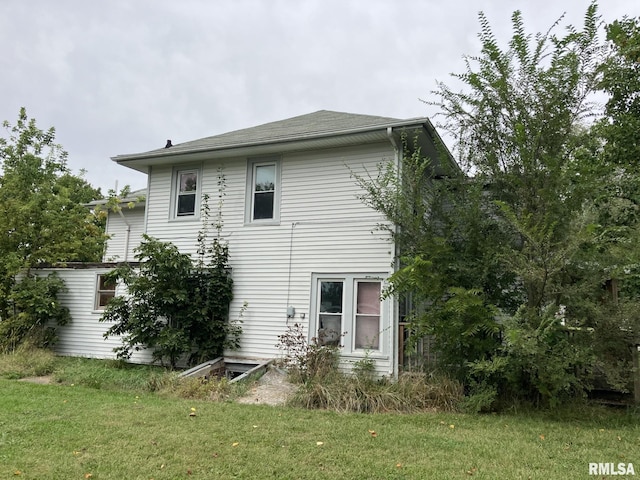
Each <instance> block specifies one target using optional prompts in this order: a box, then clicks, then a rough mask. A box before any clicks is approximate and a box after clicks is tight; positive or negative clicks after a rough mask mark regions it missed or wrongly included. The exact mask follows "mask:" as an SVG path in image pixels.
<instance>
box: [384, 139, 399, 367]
mask: <svg viewBox="0 0 640 480" xmlns="http://www.w3.org/2000/svg"><path fill="white" fill-rule="evenodd" d="M387 138H388V139H389V143H391V146H392V147H393V151H394V156H395V158H394V161H395V164H396V172H398V175H400V169H401V168H402V163H401V161H400V155H401V150H400V147H399V146H398V142H397V141H396V138H395V137H394V136H393V128H392V127H387ZM398 228H399V227H398V226H397V225H396V226H395V233H397V232H398ZM394 243H395V242H394ZM394 247H395V261H394V270H395V271H397V270H398V268H399V263H398V254H399V252H398V245H397V244H394ZM392 305H393V306H392V309H393V319H392V328H391V332H392V335H391V337H392V338H391V346H392V348H391V350H392V351H393V357H392V358H393V361H392V362H391V363H392V365H393V372H390V373H392V375H393V377H394V378H398V363H399V358H400V352H399V340H400V339H399V338H398V336H399V334H400V308H399V305H398V301H397V300H396V299H394V300H393V302H392Z"/></svg>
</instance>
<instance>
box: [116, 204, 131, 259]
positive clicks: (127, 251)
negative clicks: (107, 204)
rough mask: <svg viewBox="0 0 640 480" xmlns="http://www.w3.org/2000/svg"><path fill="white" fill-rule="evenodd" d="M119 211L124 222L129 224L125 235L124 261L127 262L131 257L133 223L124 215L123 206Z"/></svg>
mask: <svg viewBox="0 0 640 480" xmlns="http://www.w3.org/2000/svg"><path fill="white" fill-rule="evenodd" d="M118 213H119V214H120V217H122V221H123V222H124V224H125V225H126V226H127V234H126V235H125V236H124V261H125V262H126V261H127V260H128V257H129V237H130V236H131V225H129V222H127V219H126V218H125V217H124V214H123V213H122V208H119V207H118Z"/></svg>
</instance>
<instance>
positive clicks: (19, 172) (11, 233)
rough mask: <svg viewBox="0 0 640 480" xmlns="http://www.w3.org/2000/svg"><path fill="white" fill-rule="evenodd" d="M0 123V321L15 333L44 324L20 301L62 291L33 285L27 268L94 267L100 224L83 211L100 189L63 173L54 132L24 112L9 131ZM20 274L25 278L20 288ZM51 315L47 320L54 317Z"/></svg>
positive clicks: (54, 283)
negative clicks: (12, 326)
mask: <svg viewBox="0 0 640 480" xmlns="http://www.w3.org/2000/svg"><path fill="white" fill-rule="evenodd" d="M2 125H3V127H4V129H5V130H6V132H7V133H6V136H4V137H0V321H9V320H12V321H14V322H15V321H16V319H18V318H19V320H20V323H21V327H20V328H18V329H14V331H16V332H17V331H27V330H29V329H30V326H33V327H35V326H38V325H40V324H41V323H42V317H41V316H39V315H36V314H35V313H34V310H33V308H31V306H29V305H28V304H26V303H25V301H23V300H20V301H18V299H24V298H32V299H34V301H35V299H37V295H35V293H37V292H39V291H41V290H47V291H49V292H57V291H60V288H61V287H60V285H59V283H60V282H61V280H59V279H54V278H49V279H41V280H38V281H36V280H35V279H34V278H32V277H31V275H30V272H29V269H30V268H31V267H34V266H36V265H39V264H44V263H51V264H52V263H58V262H70V261H99V260H100V257H101V256H102V251H103V248H104V242H105V239H106V237H105V234H104V221H103V220H101V219H100V218H99V217H97V216H95V215H94V214H93V213H92V212H91V211H90V210H89V209H87V208H86V207H85V206H84V205H83V203H86V202H89V201H91V200H95V199H97V198H99V197H100V191H99V190H96V189H94V188H93V187H91V185H89V184H88V183H87V182H86V181H85V180H84V179H83V178H82V176H76V175H73V174H72V173H71V172H70V171H69V169H68V167H67V164H66V161H67V153H66V152H65V151H64V150H63V149H62V147H61V146H60V145H58V144H57V143H55V130H54V129H53V128H50V129H49V130H46V131H43V130H40V129H39V128H38V127H37V126H36V122H35V120H34V119H29V118H28V117H27V113H26V111H25V109H24V108H23V109H21V110H20V113H19V116H18V120H17V122H16V124H15V125H11V124H10V123H9V122H7V121H5V122H3V124H2ZM18 275H22V276H23V280H22V281H21V282H20V284H18V283H17V282H16V278H17V276H18ZM47 282H49V286H48V287H46V288H45V286H44V283H47ZM28 287H32V288H33V291H34V295H33V296H31V297H29V296H28V295H26V294H25V289H26V288H28ZM47 298H49V297H47ZM51 313H52V319H55V318H56V317H58V315H57V314H54V313H55V312H53V311H52V312H51ZM60 318H62V317H60ZM25 329H26V330H25Z"/></svg>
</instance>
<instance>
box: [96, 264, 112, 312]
mask: <svg viewBox="0 0 640 480" xmlns="http://www.w3.org/2000/svg"><path fill="white" fill-rule="evenodd" d="M106 276H107V275H106V273H99V274H98V275H96V294H95V299H94V303H93V308H94V310H104V309H105V307H106V306H107V304H108V303H109V300H111V298H114V297H115V296H116V285H115V284H114V285H113V288H102V289H101V288H100V285H101V283H102V279H103V277H106ZM110 292H113V297H111V298H110V299H109V300H107V303H105V304H104V305H100V298H101V295H102V294H104V293H110Z"/></svg>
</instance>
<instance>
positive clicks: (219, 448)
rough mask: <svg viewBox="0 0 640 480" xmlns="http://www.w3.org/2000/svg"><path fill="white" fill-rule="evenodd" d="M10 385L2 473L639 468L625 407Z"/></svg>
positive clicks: (4, 383) (4, 394)
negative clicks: (311, 403) (255, 402)
mask: <svg viewBox="0 0 640 480" xmlns="http://www.w3.org/2000/svg"><path fill="white" fill-rule="evenodd" d="M0 392H1V393H0V478H25V479H26V478H28V479H56V480H59V479H76V478H77V479H84V478H91V479H94V480H97V479H107V478H108V479H128V480H132V479H146V480H149V479H155V480H160V479H182V478H184V479H195V478H202V479H227V478H247V479H263V478H264V479H269V478H274V479H288V478H291V479H306V478H330V479H340V478H346V479H369V478H373V479H377V478H380V479H383V478H384V479H387V478H390V479H394V478H398V479H400V478H407V479H413V478H416V479H423V478H443V479H450V478H469V477H473V478H478V479H499V478H514V479H516V478H522V479H528V478H531V479H538V478H539V479H555V478H558V479H560V478H596V477H589V475H588V467H589V462H614V463H618V462H624V463H633V464H634V467H635V469H636V475H638V476H640V416H639V415H638V414H633V413H627V412H620V411H604V410H602V409H596V408H589V409H588V408H584V409H582V410H581V413H578V412H575V411H574V412H572V413H568V414H564V415H560V414H556V415H550V414H541V413H540V414H539V413H536V414H520V415H485V416H481V415H462V414H419V415H362V414H360V415H358V414H336V413H332V412H325V411H308V410H301V409H292V408H282V407H268V406H251V405H239V404H234V403H215V402H206V401H194V400H181V399H174V398H168V397H163V396H160V395H157V394H153V393H142V392H139V393H131V392H123V391H113V390H105V389H95V388H89V387H84V386H78V385H75V386H71V385H70V384H58V385H35V384H29V383H24V382H18V381H16V380H7V379H0ZM192 408H195V416H190V413H191V412H192V410H191V409H192ZM567 416H570V417H571V418H567ZM372 432H373V433H372ZM598 478H599V477H598ZM616 478H624V477H621V476H616Z"/></svg>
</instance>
